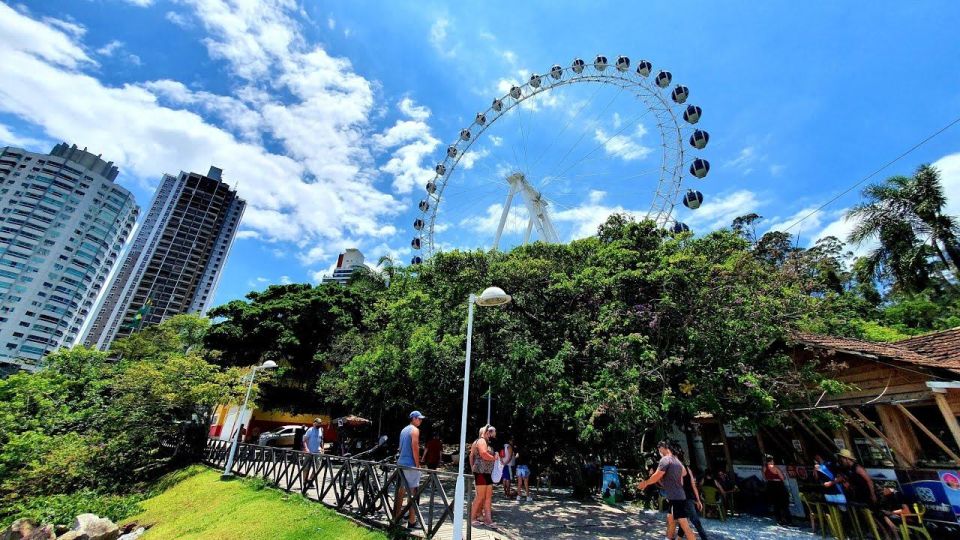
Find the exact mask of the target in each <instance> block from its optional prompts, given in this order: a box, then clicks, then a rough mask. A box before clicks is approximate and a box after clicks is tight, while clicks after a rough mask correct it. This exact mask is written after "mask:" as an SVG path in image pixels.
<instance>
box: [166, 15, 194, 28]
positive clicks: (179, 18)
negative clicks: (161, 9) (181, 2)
mask: <svg viewBox="0 0 960 540" xmlns="http://www.w3.org/2000/svg"><path fill="white" fill-rule="evenodd" d="M163 17H164V18H165V19H167V20H168V21H170V22H171V23H173V24H174V25H176V26H179V27H180V28H183V29H189V28H192V27H193V24H192V23H191V22H190V17H188V16H186V15H183V14H181V13H177V12H175V11H168V12H167V13H166V14H164V16H163Z"/></svg>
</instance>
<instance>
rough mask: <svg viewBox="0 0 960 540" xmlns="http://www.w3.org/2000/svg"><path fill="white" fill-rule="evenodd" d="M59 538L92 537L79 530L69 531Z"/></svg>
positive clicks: (76, 538) (78, 539)
mask: <svg viewBox="0 0 960 540" xmlns="http://www.w3.org/2000/svg"><path fill="white" fill-rule="evenodd" d="M57 540H90V537H89V536H87V535H85V534H83V533H81V532H77V531H67V532H65V533H63V534H62V535H60V536H58V537H57Z"/></svg>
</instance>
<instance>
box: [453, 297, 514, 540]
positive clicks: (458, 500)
mask: <svg viewBox="0 0 960 540" xmlns="http://www.w3.org/2000/svg"><path fill="white" fill-rule="evenodd" d="M509 301H510V295H509V294H507V293H505V292H503V289H501V288H500V287H487V288H486V289H484V291H483V292H482V293H480V296H479V297H478V296H477V295H475V294H471V295H470V296H469V297H468V298H467V356H466V361H465V362H464V364H463V409H462V411H461V413H460V459H459V463H458V465H457V488H456V492H455V495H454V498H453V538H454V540H461V539H462V538H463V500H464V480H463V464H464V461H465V460H466V457H465V456H464V451H465V450H466V446H467V403H469V398H470V348H471V345H472V339H473V305H474V304H476V305H478V306H481V307H488V306H501V305H503V304H506V303H507V302H509Z"/></svg>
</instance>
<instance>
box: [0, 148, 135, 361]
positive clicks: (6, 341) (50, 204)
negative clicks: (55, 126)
mask: <svg viewBox="0 0 960 540" xmlns="http://www.w3.org/2000/svg"><path fill="white" fill-rule="evenodd" d="M117 172H118V171H117V168H116V167H114V166H113V163H112V162H107V161H104V160H102V159H100V156H98V155H94V154H91V153H89V152H87V151H86V149H83V150H80V149H79V148H77V146H76V145H73V146H67V145H66V144H58V145H56V146H55V147H54V148H53V150H52V151H51V152H50V153H49V154H38V153H34V152H28V151H26V150H23V149H20V148H13V147H9V146H8V147H3V148H0V374H2V373H4V372H9V371H13V370H16V369H28V370H29V369H34V368H36V367H37V366H38V365H39V364H40V360H41V359H42V358H43V356H44V355H45V354H46V353H48V352H51V351H53V350H56V349H57V348H59V347H61V346H63V345H71V344H72V343H73V342H74V341H75V340H76V338H77V336H78V334H79V332H80V329H81V327H82V326H83V322H84V320H85V319H86V318H87V316H88V315H89V314H90V312H91V310H92V308H93V303H94V301H95V300H96V297H97V295H98V294H99V293H100V290H101V289H102V288H103V284H104V282H105V281H106V279H107V275H108V274H109V273H110V269H111V268H112V267H113V265H114V263H115V262H116V260H117V258H118V257H119V256H120V251H121V248H122V247H123V243H124V242H125V241H126V239H127V238H128V236H129V235H130V231H131V230H132V229H133V226H134V223H135V222H136V219H137V212H138V211H139V209H138V208H137V205H136V201H135V200H134V198H133V195H132V194H131V193H130V192H129V191H127V190H126V189H124V188H122V187H120V186H118V185H117V184H115V183H114V180H115V179H116V177H117Z"/></svg>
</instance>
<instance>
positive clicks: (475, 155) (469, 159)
mask: <svg viewBox="0 0 960 540" xmlns="http://www.w3.org/2000/svg"><path fill="white" fill-rule="evenodd" d="M489 155H490V149H489V148H481V149H479V150H471V151H470V152H467V153H466V154H464V155H463V156H462V157H461V158H460V164H459V165H458V166H459V167H462V168H463V169H464V170H470V169H472V168H473V166H474V165H476V163H477V162H478V161H480V160H481V159H483V158H485V157H487V156H489Z"/></svg>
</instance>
